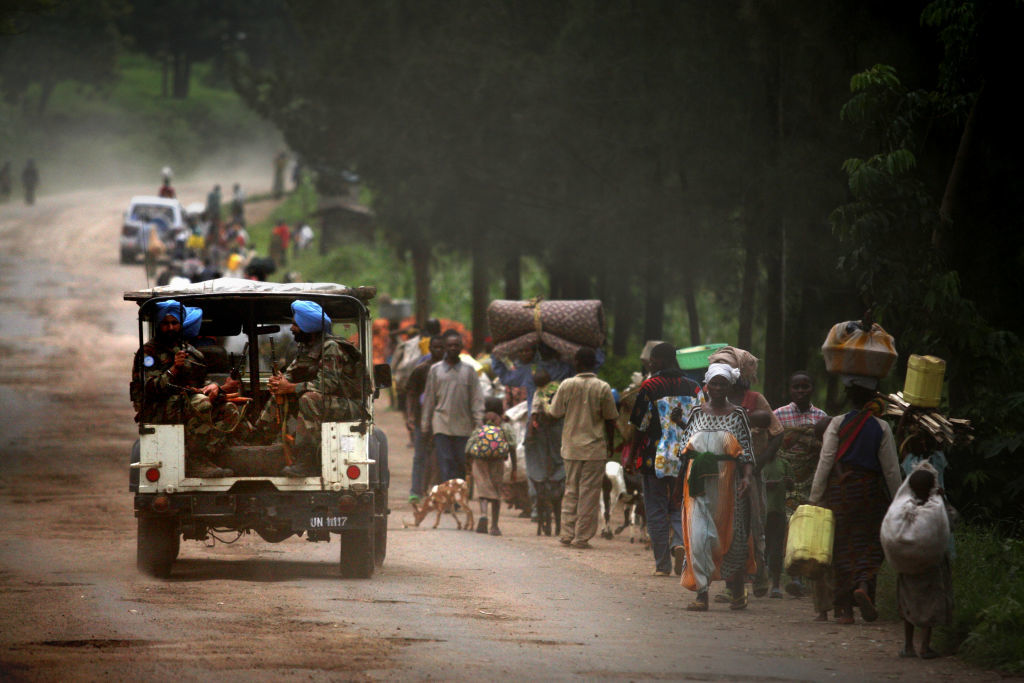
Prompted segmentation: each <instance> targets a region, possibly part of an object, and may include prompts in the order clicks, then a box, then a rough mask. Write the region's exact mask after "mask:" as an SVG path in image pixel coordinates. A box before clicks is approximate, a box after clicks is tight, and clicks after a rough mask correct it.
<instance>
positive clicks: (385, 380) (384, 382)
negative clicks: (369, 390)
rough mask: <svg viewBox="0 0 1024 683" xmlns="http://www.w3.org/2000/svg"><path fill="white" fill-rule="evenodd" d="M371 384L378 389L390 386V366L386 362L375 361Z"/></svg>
mask: <svg viewBox="0 0 1024 683" xmlns="http://www.w3.org/2000/svg"><path fill="white" fill-rule="evenodd" d="M373 384H374V386H375V387H377V388H378V389H387V388H388V387H390V386H391V366H390V365H388V364H387V363H377V364H376V365H374V366H373Z"/></svg>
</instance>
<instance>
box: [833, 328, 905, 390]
mask: <svg viewBox="0 0 1024 683" xmlns="http://www.w3.org/2000/svg"><path fill="white" fill-rule="evenodd" d="M864 318H865V319H864V320H863V321H857V320H850V321H847V322H842V323H837V324H835V325H833V326H832V329H831V330H829V333H828V337H826V338H825V343H824V344H822V345H821V353H822V355H823V356H824V357H825V368H826V369H827V370H828V371H829V372H831V373H833V374H836V375H845V376H855V377H873V378H875V379H882V378H883V377H885V376H886V375H888V374H889V370H890V369H891V368H892V365H893V363H895V362H896V359H897V358H898V357H899V355H898V354H897V353H896V345H895V344H894V342H893V338H892V335H890V334H888V333H886V331H885V330H883V329H882V326H881V325H879V324H878V323H875V322H872V321H871V319H870V314H866V315H865V316H864Z"/></svg>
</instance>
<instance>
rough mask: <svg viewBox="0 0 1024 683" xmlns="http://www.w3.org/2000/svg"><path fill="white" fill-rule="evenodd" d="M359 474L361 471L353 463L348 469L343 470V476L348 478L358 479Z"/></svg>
mask: <svg viewBox="0 0 1024 683" xmlns="http://www.w3.org/2000/svg"><path fill="white" fill-rule="evenodd" d="M360 474H362V472H361V471H360V470H359V468H358V467H356V466H355V465H349V466H348V469H347V470H345V476H346V477H348V478H349V479H358V478H359V475H360Z"/></svg>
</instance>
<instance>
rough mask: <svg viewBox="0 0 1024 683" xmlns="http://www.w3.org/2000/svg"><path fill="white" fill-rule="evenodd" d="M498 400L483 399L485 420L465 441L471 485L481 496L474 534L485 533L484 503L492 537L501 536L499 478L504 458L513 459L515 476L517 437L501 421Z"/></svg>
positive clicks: (502, 413)
mask: <svg viewBox="0 0 1024 683" xmlns="http://www.w3.org/2000/svg"><path fill="white" fill-rule="evenodd" d="M503 415H504V412H503V411H502V405H501V399H493V398H489V399H487V400H486V401H484V423H483V425H481V426H480V427H478V428H477V429H476V431H475V432H473V435H472V436H470V437H469V441H468V442H467V443H466V455H467V456H469V458H470V459H471V460H472V471H473V486H474V488H475V489H476V497H477V498H479V499H480V521H479V522H478V524H477V527H476V530H477V533H480V534H483V533H488V530H487V506H488V504H490V507H491V528H490V534H491V536H501V530H500V529H499V528H498V514H499V513H500V512H501V493H500V492H501V481H502V479H503V478H504V476H505V460H506V459H508V458H509V457H510V456H511V458H512V481H515V479H516V459H515V449H516V438H515V433H514V432H513V431H512V427H511V426H510V425H509V424H507V423H504V424H503V422H502V420H503Z"/></svg>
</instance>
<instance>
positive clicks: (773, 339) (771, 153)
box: [762, 36, 786, 405]
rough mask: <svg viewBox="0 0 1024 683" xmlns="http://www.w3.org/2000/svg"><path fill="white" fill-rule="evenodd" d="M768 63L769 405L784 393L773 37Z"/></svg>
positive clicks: (778, 55)
mask: <svg viewBox="0 0 1024 683" xmlns="http://www.w3.org/2000/svg"><path fill="white" fill-rule="evenodd" d="M767 57H768V59H767V63H768V65H769V71H768V78H767V83H766V92H767V105H768V106H767V107H766V112H771V114H772V119H771V122H770V127H769V131H768V132H769V135H770V136H771V137H770V142H769V144H768V155H767V172H768V174H769V175H768V178H767V179H766V180H767V182H765V183H762V187H763V188H764V190H763V191H764V192H765V197H764V199H765V202H764V204H765V209H766V210H765V211H764V215H765V216H766V221H765V228H766V229H765V237H766V240H765V244H767V245H769V248H768V249H767V252H766V253H767V261H766V266H767V273H768V277H767V282H766V283H765V285H766V287H765V290H766V292H767V295H768V296H767V297H766V306H765V309H766V314H767V315H766V318H767V320H766V321H765V351H764V361H765V369H764V395H765V397H766V398H767V399H768V402H769V403H771V404H772V405H781V403H782V401H783V399H784V398H785V396H786V390H785V376H786V361H785V358H786V333H785V331H786V291H785V290H786V270H785V269H786V259H785V254H786V235H785V221H786V219H785V215H784V207H785V204H784V203H783V202H782V198H783V197H784V196H785V192H784V187H783V185H782V183H783V173H782V172H781V170H780V169H781V168H782V165H783V164H782V162H783V152H784V150H783V130H784V128H783V84H782V78H783V75H784V71H783V68H782V59H783V42H782V37H781V36H776V37H775V39H774V40H772V42H771V44H770V45H769V53H768V55H767Z"/></svg>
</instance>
